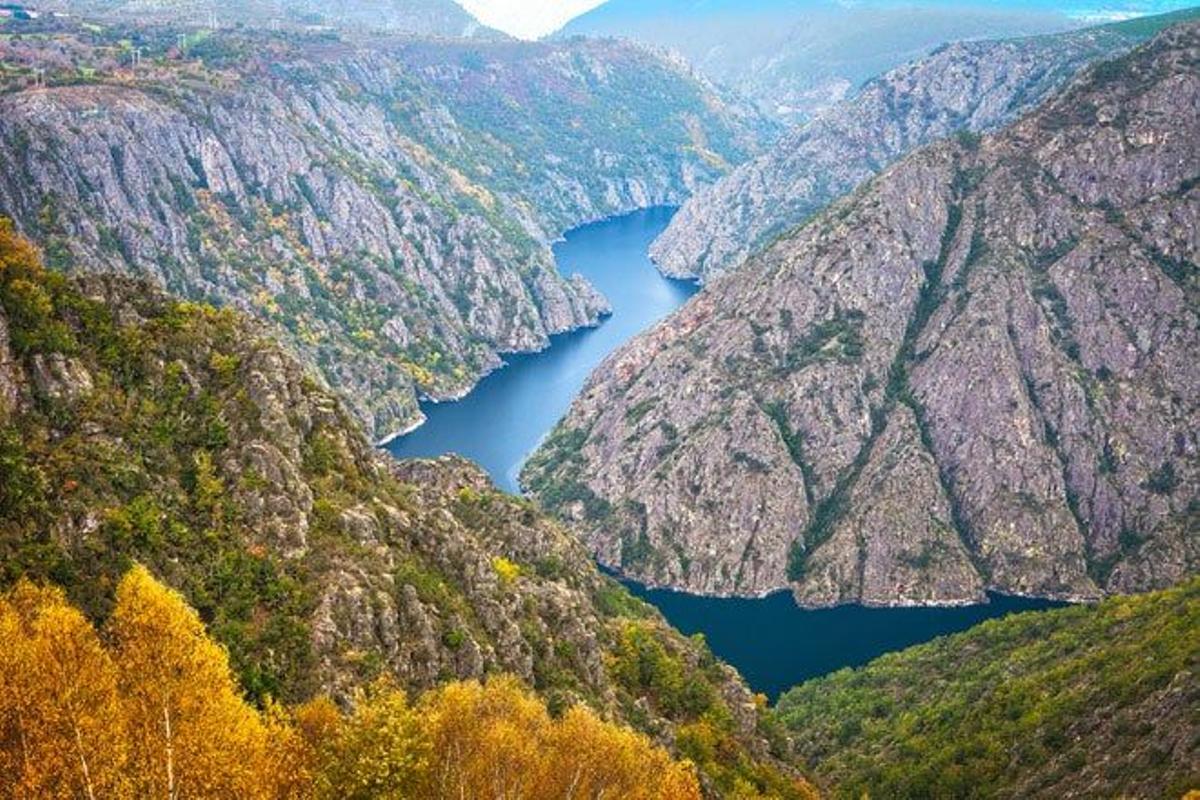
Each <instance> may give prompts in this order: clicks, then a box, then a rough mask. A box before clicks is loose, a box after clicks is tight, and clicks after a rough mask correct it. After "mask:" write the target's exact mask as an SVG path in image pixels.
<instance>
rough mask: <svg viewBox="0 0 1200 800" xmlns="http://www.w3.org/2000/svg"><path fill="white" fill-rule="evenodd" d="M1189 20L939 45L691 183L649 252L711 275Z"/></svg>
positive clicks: (1162, 18) (1177, 16) (676, 270)
mask: <svg viewBox="0 0 1200 800" xmlns="http://www.w3.org/2000/svg"><path fill="white" fill-rule="evenodd" d="M1196 17H1200V9H1192V10H1190V11H1179V12H1175V13H1171V14H1162V15H1156V16H1151V17H1144V18H1140V19H1136V20H1132V21H1129V22H1121V23H1114V24H1109V25H1104V26H1099V27H1095V28H1086V29H1084V30H1079V31H1070V32H1067V33H1061V34H1050V35H1046V36H1036V37H1030V38H1018V39H1005V40H998V41H997V40H993V41H978V42H959V43H955V44H951V45H946V46H945V47H941V48H939V49H938V50H936V51H935V52H934V53H932V54H931V55H929V56H926V57H924V58H922V59H920V60H918V61H915V62H913V63H911V64H906V65H904V66H902V67H897V68H896V69H894V70H892V71H891V72H888V73H887V74H885V75H883V76H882V77H880V78H877V79H875V80H872V81H870V82H869V83H868V84H867V85H866V86H864V87H863V89H862V90H861V91H860V92H858V93H856V94H855V95H854V96H853V97H851V98H848V99H846V100H843V101H842V102H840V103H838V104H836V105H835V106H833V107H831V108H829V109H828V110H826V111H823V112H821V113H820V114H818V115H817V116H816V118H815V119H813V120H812V121H810V122H807V123H805V124H804V125H802V126H800V127H798V128H796V129H795V130H794V131H792V132H791V133H789V134H787V135H785V136H784V137H783V138H782V139H781V140H780V141H779V142H777V143H776V144H774V145H773V146H771V148H770V149H769V150H768V151H767V152H765V153H763V154H762V155H761V156H759V157H757V158H755V159H753V160H751V161H749V162H747V163H745V164H742V165H741V166H739V167H738V168H737V169H736V170H734V171H733V172H732V173H731V174H729V175H728V176H726V177H724V178H722V179H721V180H719V181H717V182H716V183H715V184H713V185H711V186H706V187H704V188H702V189H700V190H699V191H697V192H696V194H695V195H693V196H692V197H691V198H690V199H689V200H688V201H687V203H685V204H684V206H683V208H681V209H680V211H679V213H678V214H676V215H675V217H674V219H672V221H671V225H670V227H669V228H668V229H667V230H666V231H665V232H664V233H663V234H662V236H660V237H659V238H658V240H657V241H655V242H654V244H653V245H652V247H651V249H650V253H651V256H652V257H653V258H654V260H655V262H656V263H657V264H658V265H659V267H660V269H662V271H663V272H664V273H666V274H668V275H672V276H675V277H698V278H702V279H704V280H712V279H713V278H715V277H717V276H718V275H720V274H721V273H723V272H727V271H729V270H732V269H736V268H737V267H738V266H740V265H741V264H742V263H743V262H744V261H745V260H746V259H747V258H748V257H750V255H751V254H753V253H754V252H755V251H757V250H759V249H761V248H762V247H763V246H765V245H766V244H767V243H769V241H770V240H771V239H772V238H773V237H776V236H779V235H781V234H783V233H785V232H786V231H787V230H788V229H789V228H791V227H793V226H795V225H798V224H800V223H801V222H803V221H804V220H805V219H807V218H808V217H809V216H811V215H812V214H814V213H816V212H817V211H819V210H820V209H821V208H823V207H824V206H825V205H827V204H828V203H830V202H832V201H833V200H834V199H836V198H838V197H841V196H842V195H844V194H846V193H847V192H849V191H851V190H853V189H854V188H855V187H857V186H858V185H859V184H860V183H862V182H863V181H865V180H866V179H868V178H869V177H871V176H872V175H875V174H876V173H878V172H879V171H880V170H881V169H883V168H884V167H886V166H887V165H888V164H891V163H892V162H893V161H895V160H896V159H898V158H900V157H902V156H904V155H905V154H907V153H909V152H911V151H913V150H915V149H917V148H918V147H921V146H923V145H926V144H929V143H931V142H933V141H935V140H937V139H940V138H943V137H945V136H948V135H950V134H951V133H953V132H955V131H958V130H968V131H973V132H976V133H981V132H985V131H989V130H993V129H995V128H998V127H1000V126H1001V125H1002V124H1004V123H1007V122H1010V121H1011V120H1013V119H1014V118H1016V117H1017V116H1019V115H1020V114H1022V113H1025V112H1027V111H1028V110H1029V109H1031V108H1033V107H1034V106H1035V105H1037V104H1038V103H1039V102H1041V101H1042V100H1043V99H1045V98H1046V97H1047V95H1048V94H1050V93H1051V92H1053V91H1054V90H1056V89H1058V88H1060V87H1061V86H1062V85H1063V84H1064V83H1066V82H1067V81H1068V80H1070V79H1071V78H1072V77H1073V76H1074V75H1075V74H1076V72H1077V71H1078V70H1079V69H1080V68H1082V67H1083V66H1085V65H1086V64H1088V63H1089V62H1091V61H1094V60H1097V59H1101V58H1105V57H1111V56H1115V55H1117V54H1119V53H1121V52H1123V51H1125V50H1128V49H1129V48H1131V47H1133V46H1135V45H1136V44H1137V43H1139V42H1141V41H1143V40H1144V39H1146V38H1149V37H1150V36H1152V35H1154V34H1155V33H1157V32H1158V31H1161V30H1162V29H1163V28H1165V27H1168V26H1169V25H1172V24H1175V23H1178V22H1182V21H1185V20H1187V19H1193V18H1196Z"/></svg>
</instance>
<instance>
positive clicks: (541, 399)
mask: <svg viewBox="0 0 1200 800" xmlns="http://www.w3.org/2000/svg"><path fill="white" fill-rule="evenodd" d="M673 213H674V211H673V209H669V208H652V209H648V210H645V211H638V212H635V213H632V214H628V215H626V216H622V217H616V218H613V219H609V220H605V221H603V222H597V223H593V224H590V225H585V226H583V227H581V228H576V229H575V230H573V231H571V232H569V233H567V234H566V236H565V237H564V240H563V241H562V242H559V243H558V244H557V245H556V246H555V248H554V255H555V258H556V259H557V261H558V265H559V269H560V271H561V272H563V274H570V273H573V272H578V273H580V274H581V275H583V276H584V277H585V278H587V279H588V280H589V281H591V282H592V284H593V285H594V286H596V287H597V288H598V289H599V290H600V291H602V292H603V293H604V295H605V296H606V297H607V298H608V299H609V302H610V303H612V306H613V313H612V316H610V317H608V318H607V319H605V320H604V322H603V323H602V324H601V325H600V326H599V327H596V328H592V329H588V330H582V331H576V332H574V333H568V334H563V335H561V336H556V337H554V338H553V341H552V342H551V346H550V347H549V348H548V349H546V350H544V351H542V352H540V353H534V354H527V355H517V356H511V357H509V359H508V365H507V366H506V367H504V368H503V369H500V370H498V371H496V372H494V373H492V374H491V375H489V376H488V377H486V378H485V379H484V380H483V381H481V382H480V383H479V386H478V387H476V388H475V390H474V391H472V392H471V393H470V394H469V395H467V396H466V397H465V398H463V399H462V400H459V401H457V402H453V403H427V404H425V405H424V406H423V410H424V411H425V414H426V416H427V417H428V421H427V422H426V423H425V424H424V425H422V426H421V427H420V428H418V429H417V430H415V431H413V432H412V433H409V434H407V435H406V436H402V437H400V438H398V439H395V440H393V441H392V442H391V443H390V444H389V445H388V449H389V450H390V451H391V452H392V453H393V454H394V455H396V456H397V457H399V458H423V457H433V456H440V455H445V454H447V453H457V454H459V455H463V456H466V457H467V458H470V459H471V460H472V461H475V462H476V463H478V464H480V465H481V466H483V467H484V469H486V470H487V471H488V473H489V474H490V475H491V476H492V478H493V479H494V480H495V481H496V483H497V484H498V485H499V486H500V487H501V488H503V489H505V490H507V491H510V492H517V491H519V487H518V485H517V475H518V473H519V471H520V469H521V465H522V464H523V463H524V461H525V459H526V458H528V457H529V455H530V454H531V453H532V452H533V450H534V449H536V447H537V446H538V444H539V443H540V442H541V441H542V439H543V438H544V437H545V436H546V434H547V433H549V432H550V429H551V428H553V427H554V424H555V423H556V422H558V420H559V419H560V418H561V417H562V416H563V414H565V413H566V411H567V409H568V408H569V407H570V405H571V401H572V400H573V399H574V397H575V395H576V394H578V392H579V390H580V389H581V388H583V384H584V382H585V381H586V380H587V377H588V375H589V374H590V373H591V372H592V370H593V369H595V368H596V366H598V365H599V363H600V362H601V361H602V360H603V359H604V357H605V356H607V355H608V354H609V353H611V352H612V351H613V350H614V349H616V348H617V347H619V346H620V345H621V344H623V343H624V342H625V341H627V340H629V339H630V338H632V337H633V336H635V335H637V334H638V333H639V332H641V331H643V330H645V329H646V328H648V327H650V326H651V325H653V324H654V323H656V322H657V321H659V320H660V319H662V318H663V317H665V316H667V315H668V314H670V313H671V312H672V311H674V310H675V309H676V308H678V307H679V306H681V305H683V303H684V302H686V301H687V299H688V298H689V297H691V296H692V295H693V294H695V293H696V291H697V290H698V287H697V286H696V285H695V284H692V283H688V282H683V281H674V280H669V279H667V278H663V277H662V276H661V275H660V274H659V273H658V272H657V271H656V270H655V269H654V265H653V264H651V262H650V259H649V257H648V256H647V250H648V248H649V246H650V243H651V242H652V241H654V239H655V237H657V236H658V234H659V233H661V232H662V230H663V229H664V228H666V226H667V224H668V223H669V222H670V220H671V215H672V214H673ZM629 588H630V589H631V590H632V591H633V592H634V593H635V594H637V595H638V596H639V597H642V598H643V599H645V600H647V601H649V602H651V603H653V604H654V605H655V606H657V607H658V608H659V609H660V610H661V611H662V612H663V614H664V616H666V618H667V619H668V620H669V621H670V622H671V624H673V625H675V626H676V627H677V628H679V629H680V630H682V631H683V632H684V633H687V634H689V635H690V634H695V633H703V634H704V635H705V637H706V638H707V640H708V643H709V645H710V646H711V647H712V650H713V652H714V653H716V654H717V656H719V657H720V658H722V659H724V660H725V661H728V662H729V663H730V664H733V665H734V666H735V667H737V668H738V670H739V671H741V673H742V674H743V675H744V676H745V677H746V680H747V681H748V682H749V684H750V685H751V686H752V687H753V688H754V689H755V691H759V692H763V693H764V694H767V695H768V696H769V697H770V698H771V699H772V700H774V699H775V698H776V697H777V696H778V694H779V692H781V691H783V690H784V689H786V688H788V687H790V686H793V685H795V684H797V683H800V682H802V681H804V680H806V679H808V678H812V677H816V676H819V675H823V674H826V673H828V672H832V671H834V670H837V669H840V668H842V667H847V666H857V665H859V664H864V663H866V662H867V661H869V660H870V659H872V658H875V657H877V656H879V655H882V654H883V653H886V652H889V651H892V650H899V649H901V648H904V647H908V646H909V645H913V644H917V643H920V642H924V641H928V640H930V639H932V638H934V637H936V636H940V635H943V634H947V633H952V632H955V631H961V630H966V629H967V628H969V627H971V626H973V625H975V624H978V623H979V622H982V621H983V620H985V619H989V618H992V617H996V616H1001V615H1003V614H1007V613H1011V612H1013V611H1023V610H1032V609H1042V608H1049V607H1052V606H1054V605H1056V604H1054V603H1049V602H1046V601H1041V600H1024V599H1019V598H1011V597H999V596H995V597H993V598H992V602H991V603H989V604H987V605H978V606H970V607H965V608H915V609H870V608H859V607H855V606H850V607H843V608H836V609H829V610H819V611H808V610H803V609H800V608H798V607H796V605H795V604H794V603H793V602H792V600H791V597H790V596H789V595H788V594H787V593H780V594H776V595H772V596H771V597H767V598H761V599H716V598H706V597H696V596H693V595H688V594H683V593H679V592H667V591H657V590H655V591H647V590H644V589H642V588H641V587H638V586H636V585H632V584H630V585H629Z"/></svg>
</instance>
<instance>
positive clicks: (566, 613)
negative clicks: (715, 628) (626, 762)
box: [0, 223, 807, 796]
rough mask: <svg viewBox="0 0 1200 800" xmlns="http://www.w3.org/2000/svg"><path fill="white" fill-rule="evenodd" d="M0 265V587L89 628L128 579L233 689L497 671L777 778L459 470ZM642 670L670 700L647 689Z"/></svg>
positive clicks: (220, 357) (590, 576)
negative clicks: (379, 443) (186, 617)
mask: <svg viewBox="0 0 1200 800" xmlns="http://www.w3.org/2000/svg"><path fill="white" fill-rule="evenodd" d="M14 253H15V254H16V255H17V256H18V257H17V258H13V259H11V260H10V259H9V256H10V255H11V254H14ZM0 263H4V264H5V265H6V269H3V270H0V323H3V324H0V401H2V402H0V476H2V477H3V480H2V481H0V556H2V558H0V562H2V563H3V564H4V571H3V575H0V584H5V585H11V583H12V582H15V581H16V580H18V579H20V578H22V577H28V578H31V579H34V580H46V581H53V582H54V583H56V584H59V585H61V586H62V587H63V589H64V590H65V591H66V592H67V593H68V595H69V596H70V597H71V599H72V601H73V602H75V603H77V604H78V606H79V607H80V608H81V609H82V610H83V611H84V612H85V613H87V614H88V615H89V617H90V618H91V619H92V620H93V621H95V622H97V623H101V622H103V621H104V619H105V618H106V617H107V615H108V614H109V613H110V611H111V608H112V592H113V591H114V590H115V587H116V585H117V583H118V580H119V577H120V576H121V575H122V574H123V573H124V572H125V571H126V570H127V569H128V566H129V564H130V563H132V562H138V563H141V564H144V565H145V566H146V567H147V568H149V569H150V570H152V571H153V572H154V573H155V574H156V575H158V576H160V577H161V579H162V580H163V581H165V582H167V583H169V584H170V585H171V586H173V587H174V588H176V589H178V590H179V591H180V592H181V593H183V594H184V595H185V596H186V597H187V598H188V600H189V601H190V602H191V603H192V604H193V605H194V607H195V608H196V609H197V610H198V612H199V613H200V615H201V617H202V619H203V620H204V622H205V624H206V625H207V626H208V628H209V630H210V631H211V632H212V634H213V636H214V637H215V638H216V639H218V640H219V641H220V642H221V643H222V644H223V645H225V646H226V647H227V648H228V649H229V652H230V658H231V663H232V665H233V668H234V670H235V671H236V672H237V674H238V677H239V678H240V679H241V681H242V685H243V686H244V687H245V689H246V691H247V693H249V694H252V695H254V696H258V697H262V696H265V695H268V694H269V695H270V696H272V697H278V698H280V699H281V700H283V701H286V702H299V701H302V700H304V699H305V698H308V697H311V696H312V695H313V694H315V693H318V692H324V693H328V694H329V695H331V696H332V697H334V698H336V699H338V700H339V701H343V702H352V700H353V698H354V696H355V693H356V692H357V690H358V689H360V688H362V687H363V686H364V685H366V684H369V683H371V682H373V681H375V680H377V679H379V678H380V677H383V676H390V677H391V678H393V679H394V680H395V681H397V683H398V684H399V685H401V686H403V687H405V688H406V689H408V690H410V691H412V692H414V693H416V692H419V691H422V690H425V689H430V688H433V687H436V686H439V685H441V684H443V683H445V682H446V681H448V680H452V679H456V678H460V679H468V678H484V677H487V676H489V675H495V674H498V673H510V674H513V675H516V676H519V677H520V678H521V679H522V680H523V681H524V682H525V683H527V684H528V685H529V686H530V687H531V688H533V689H534V690H536V691H537V692H538V693H539V694H540V695H541V696H542V697H543V698H545V700H546V701H547V702H548V703H549V704H551V705H552V706H554V707H555V708H566V707H568V706H570V705H574V704H578V703H584V704H588V705H590V706H591V707H592V708H594V709H595V710H596V711H597V712H599V713H601V714H603V715H604V716H605V717H607V718H611V719H614V720H621V721H623V722H625V723H627V724H629V725H633V726H636V727H638V728H640V729H641V730H643V731H645V732H647V733H649V734H650V735H652V736H654V737H655V738H656V739H658V740H659V741H660V742H662V743H663V744H664V745H666V746H668V747H676V734H677V733H679V732H680V731H682V729H683V726H685V725H687V724H689V723H692V722H694V721H695V718H696V716H697V715H699V714H701V713H707V712H711V714H712V716H713V717H714V718H717V719H718V722H717V723H716V724H717V725H719V726H720V730H721V736H722V742H723V745H722V746H723V747H727V748H731V750H729V751H728V752H727V753H725V754H723V755H722V756H721V759H722V761H721V762H720V764H721V768H724V765H725V764H734V763H737V764H749V763H751V762H752V763H753V768H754V769H755V770H756V771H757V770H760V769H763V770H767V771H769V772H770V773H771V774H772V775H774V776H775V777H776V778H777V779H778V780H783V777H782V775H783V774H790V773H791V770H790V768H788V767H786V766H784V765H782V764H781V763H780V762H779V760H778V756H779V754H780V752H781V751H779V750H778V749H776V750H775V751H772V750H771V747H770V745H769V744H768V742H767V740H766V738H765V734H764V730H765V728H764V729H760V725H761V723H762V722H763V719H762V718H761V717H760V715H759V712H760V707H759V706H758V705H756V702H755V698H754V695H752V694H751V692H750V690H749V689H748V688H747V687H746V685H745V683H744V682H743V681H742V680H741V678H740V677H739V676H738V675H737V674H736V672H734V671H733V670H732V669H730V668H728V667H724V666H723V665H721V664H720V663H719V662H717V661H716V660H715V658H714V657H713V656H712V654H711V653H710V652H709V651H708V649H707V647H705V646H704V644H703V642H701V641H697V640H692V639H688V638H687V637H684V636H683V635H681V634H679V633H678V632H676V631H674V630H673V629H672V628H670V627H669V626H668V625H667V624H666V622H665V621H664V620H663V619H662V618H661V617H660V616H659V615H658V614H657V613H656V612H655V611H654V610H653V609H652V608H651V607H649V606H647V605H645V604H643V603H641V602H640V601H637V600H635V599H634V598H633V597H632V596H631V595H629V594H628V593H626V592H625V590H624V589H622V588H621V587H620V586H619V585H618V584H617V583H616V582H615V581H613V580H612V579H610V578H608V577H606V576H604V575H602V574H601V573H600V572H599V570H597V568H596V565H595V563H594V562H593V560H592V558H591V556H590V553H589V552H588V551H587V549H586V548H585V547H584V546H583V545H582V543H581V542H580V541H579V540H578V539H577V538H576V537H575V536H574V535H572V534H571V533H570V532H569V531H567V530H566V529H564V527H563V526H562V525H561V524H560V523H558V522H556V521H554V520H552V519H550V518H549V517H547V516H546V515H545V514H544V513H543V512H542V511H540V510H539V509H537V508H536V506H534V505H533V504H532V503H530V502H528V501H526V500H523V499H520V498H516V497H512V496H509V495H505V494H504V493H502V492H500V491H498V490H497V489H496V487H495V486H494V485H493V484H492V483H491V482H490V480H489V479H488V478H487V476H486V475H485V474H484V473H483V472H482V471H481V470H480V469H479V468H477V467H475V466H473V465H471V464H469V463H467V462H465V461H462V460H460V459H456V458H445V459H441V460H437V461H420V462H406V463H400V462H396V461H394V460H393V459H391V458H390V457H389V456H387V455H386V454H384V453H382V452H381V451H379V450H378V449H376V448H375V447H374V446H373V445H372V444H371V442H370V441H369V440H368V439H367V437H366V436H364V435H363V433H362V431H361V429H360V428H359V427H358V426H357V424H356V423H355V422H354V420H353V418H352V417H351V415H350V414H349V413H348V412H347V410H346V409H345V408H344V406H343V405H342V404H341V402H340V401H339V399H338V398H337V396H336V395H334V394H333V393H331V392H330V391H329V390H328V389H326V388H325V387H323V386H322V385H321V384H320V382H319V381H317V380H315V379H314V378H313V377H312V375H311V374H310V373H309V372H308V371H307V370H306V369H305V368H304V367H303V366H302V365H301V364H299V363H298V362H297V361H296V360H295V359H293V358H291V357H290V356H289V355H288V354H287V353H286V351H284V350H282V349H281V348H280V347H279V345H278V344H276V343H274V342H273V341H272V340H271V339H270V337H269V336H267V335H265V331H264V329H263V327H262V326H260V325H258V324H255V323H253V322H252V321H249V320H247V319H246V318H244V317H243V316H241V315H238V314H236V313H234V312H231V311H229V310H221V311H218V310H216V309H214V308H212V307H209V306H203V305H199V304H193V303H183V302H180V301H177V300H175V299H173V298H170V297H168V296H166V295H164V294H163V293H162V292H160V291H158V290H156V289H155V288H154V287H152V286H151V285H149V284H146V283H140V282H134V281H130V280H128V279H125V278H121V277H117V276H111V275H85V276H81V277H79V278H75V279H64V278H63V277H62V276H60V275H56V274H54V273H51V272H49V271H47V270H44V269H41V268H40V267H38V266H37V265H36V254H35V251H34V250H33V249H32V248H31V247H29V246H28V245H24V244H22V243H19V242H18V240H16V239H14V237H12V236H11V229H10V226H9V225H8V223H3V224H0ZM9 264H12V265H13V266H12V267H11V268H9V267H8V265H9ZM31 297H32V298H38V300H39V302H38V303H37V305H36V306H31V305H29V304H28V303H27V302H26V301H27V298H31ZM31 308H34V309H41V312H44V313H30V309H31ZM10 340H11V341H10ZM64 351H65V352H69V353H70V355H69V356H67V355H65V352H64ZM85 389H86V390H85ZM642 648H645V650H644V651H643V649H642ZM643 657H645V658H649V659H650V660H651V662H652V663H653V665H654V666H653V669H654V673H653V674H652V675H650V676H646V675H644V674H643V672H642V671H641V669H642V668H641V666H640V665H641V664H643V663H645V662H643V661H641V659H642V658H643ZM663 670H669V672H663V673H662V674H667V675H670V676H673V679H678V680H679V681H681V682H682V684H683V685H682V686H678V687H677V688H674V689H673V691H675V692H676V693H677V694H680V695H682V694H683V693H686V696H687V698H688V701H687V703H686V704H683V703H680V702H679V701H678V700H677V698H675V697H670V698H667V697H664V696H662V695H661V692H660V690H659V688H658V687H659V684H658V683H655V681H658V680H660V679H661V674H660V671H663ZM697 709H701V710H697ZM679 746H682V742H680V745H679ZM772 752H775V755H772ZM702 769H703V767H702ZM706 780H707V778H706ZM805 796H807V795H805Z"/></svg>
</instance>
